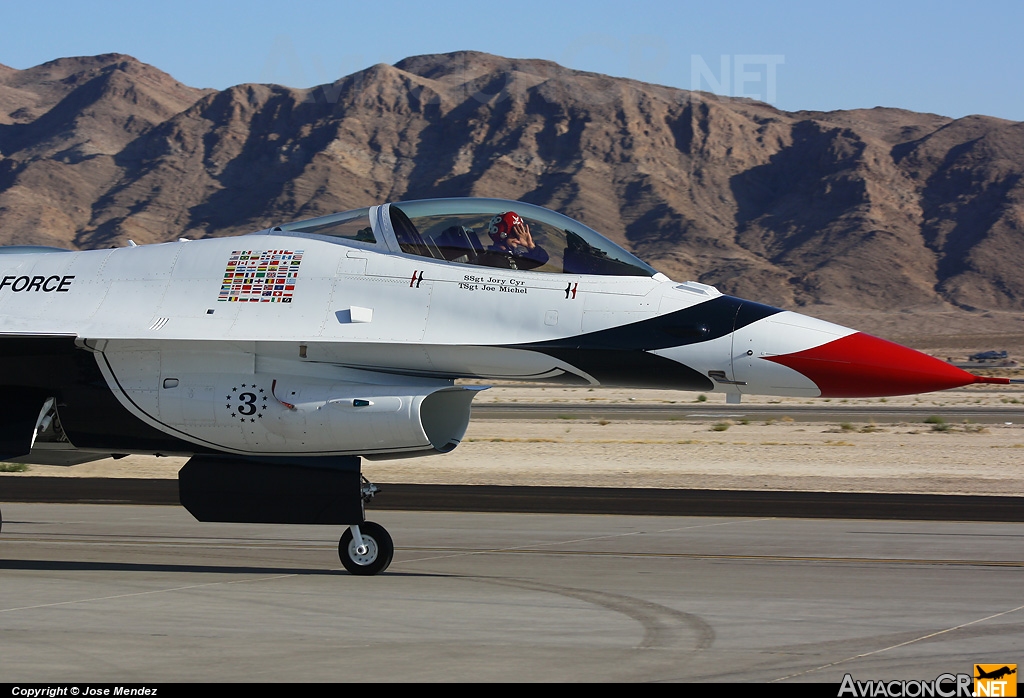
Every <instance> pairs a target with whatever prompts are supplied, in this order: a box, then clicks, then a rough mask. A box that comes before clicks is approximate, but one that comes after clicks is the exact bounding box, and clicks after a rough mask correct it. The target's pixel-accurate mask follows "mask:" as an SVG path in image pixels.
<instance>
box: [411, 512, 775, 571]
mask: <svg viewBox="0 0 1024 698" xmlns="http://www.w3.org/2000/svg"><path fill="white" fill-rule="evenodd" d="M772 518H774V517H768V518H763V519H753V520H746V519H737V520H736V521H718V522H716V523H711V524H696V525H693V526H680V527H678V528H665V529H660V530H657V531H653V533H671V532H673V531H685V530H688V529H693V528H710V527H712V526H729V525H732V524H737V523H756V522H759V521H771V520H772ZM644 533H650V532H649V531H630V532H629V533H617V534H614V535H607V536H593V537H590V538H576V539H573V540H564V541H552V542H550V543H537V544H534V545H533V546H530V547H527V546H526V545H517V546H514V547H510V548H486V549H481V550H470V551H465V552H459V553H456V554H452V555H438V556H435V557H421V558H417V559H415V560H400V561H398V562H393V563H391V564H392V565H395V564H398V565H401V564H405V563H409V562H424V561H427V560H445V559H450V558H456V557H467V556H470V555H484V554H486V555H495V554H504V553H530V552H540V551H539V550H537V548H542V547H546V546H552V545H567V544H569V543H585V542H589V541H595V540H610V539H613V538H624V537H626V536H637V535H641V534H644ZM620 554H621V553H620Z"/></svg>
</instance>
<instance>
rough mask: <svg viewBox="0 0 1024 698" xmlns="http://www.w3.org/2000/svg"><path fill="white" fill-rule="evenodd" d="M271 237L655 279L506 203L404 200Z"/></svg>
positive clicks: (606, 247) (543, 217) (603, 246)
mask: <svg viewBox="0 0 1024 698" xmlns="http://www.w3.org/2000/svg"><path fill="white" fill-rule="evenodd" d="M510 211H511V212H514V213H515V214H517V215H518V217H519V218H521V223H522V225H521V226H518V225H517V226H516V227H515V228H514V229H512V230H511V231H510V230H508V229H507V226H502V225H501V224H497V225H492V222H495V217H496V216H499V215H501V214H505V213H508V212H510ZM514 219H515V217H512V218H506V220H514ZM261 232H262V231H261ZM266 233H267V234H279V233H286V234H291V235H299V236H302V237H318V238H327V239H332V240H334V241H337V242H345V243H346V244H352V245H354V246H358V247H370V248H374V249H380V250H386V251H390V252H398V253H402V254H408V255H415V256H419V257H429V258H431V259H434V260H437V261H440V262H448V263H452V264H466V265H471V266H485V267H497V268H504V269H518V270H521V271H533V272H546V273H555V274H600V275H608V276H648V277H650V276H654V275H655V274H656V273H657V271H656V270H654V269H653V268H651V267H650V266H648V265H647V264H645V263H644V262H642V261H640V260H639V259H637V258H636V257H635V256H633V255H632V254H630V253H629V252H627V251H626V250H624V249H622V248H621V247H619V246H618V245H616V244H615V243H613V242H612V241H611V240H608V239H607V238H605V237H604V236H602V235H600V234H599V233H597V232H596V231H594V230H592V229H591V228H588V227H587V226H585V225H583V224H582V223H580V222H579V221H576V220H573V219H572V218H569V217H568V216H563V215H562V214H560V213H556V212H555V211H551V210H549V209H546V208H542V207H540V206H535V205H533V204H527V203H523V202H520V201H508V200H505V199H482V198H451V199H423V200H420V201H403V202H398V203H392V204H384V205H382V206H370V207H367V208H361V209H356V210H353V211H345V212H343V213H336V214H333V215H330V216H324V217H321V218H314V219H310V220H305V221H299V222H296V223H288V224H286V225H282V226H279V227H277V228H274V229H273V230H270V231H266Z"/></svg>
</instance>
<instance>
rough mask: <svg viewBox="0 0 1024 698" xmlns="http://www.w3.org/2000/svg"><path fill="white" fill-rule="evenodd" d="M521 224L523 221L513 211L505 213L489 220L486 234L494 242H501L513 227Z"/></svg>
mask: <svg viewBox="0 0 1024 698" xmlns="http://www.w3.org/2000/svg"><path fill="white" fill-rule="evenodd" d="M522 222H523V219H522V218H520V217H519V214H518V213H516V212H515V211H505V212H504V213H499V214H498V215H497V216H495V217H494V218H492V219H491V222H490V224H489V225H488V226H487V233H488V235H490V236H491V239H492V240H494V242H496V243H497V242H501V241H502V240H504V239H505V238H507V237H508V234H509V233H510V232H512V228H513V226H516V225H519V224H520V223H522Z"/></svg>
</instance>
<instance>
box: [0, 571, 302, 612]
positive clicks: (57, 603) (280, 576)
mask: <svg viewBox="0 0 1024 698" xmlns="http://www.w3.org/2000/svg"><path fill="white" fill-rule="evenodd" d="M297 576H298V575H296V574H276V575H274V576H273V577H260V578H257V579H231V580H227V581H223V582H206V583H205V584H189V585H188V586H183V587H171V588H168V589H151V590H149V591H135V592H132V593H130V594H114V595H113V596H96V597H93V598H91V599H73V600H71V601H55V602H53V603H41V604H36V605H34V606H16V607H13V608H0V613H10V612H12V611H31V610H35V609H39V608H53V607H56V606H70V605H73V604H76V603H91V602H93V601H110V600H111V599H126V598H130V597H132V596H148V595H151V594H163V593H166V592H169V591H188V590H189V589H200V588H202V587H214V586H220V585H226V584H248V583H250V582H268V581H271V580H274V579H286V578H288V577H297Z"/></svg>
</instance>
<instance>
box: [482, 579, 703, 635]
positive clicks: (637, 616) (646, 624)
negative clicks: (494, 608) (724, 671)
mask: <svg viewBox="0 0 1024 698" xmlns="http://www.w3.org/2000/svg"><path fill="white" fill-rule="evenodd" d="M468 579H471V580H472V581H478V582H483V583H487V584H496V585H498V586H509V587H514V588H518V589H526V590H528V591H541V592H546V593H549V594H558V595H559V596H565V597H567V598H571V599H576V600H577V601H583V602H585V603H589V604H593V605H595V606H599V607H601V608H605V609H607V610H609V611H613V612H615V613H621V614H622V615H625V616H627V617H629V618H632V619H633V620H635V621H637V622H638V623H639V624H640V625H641V627H642V628H643V629H644V637H643V640H641V642H640V644H639V645H637V646H636V649H671V648H674V647H676V646H678V645H679V644H680V643H681V642H682V640H683V638H684V637H686V636H691V637H692V638H693V649H694V650H705V649H708V648H709V647H711V645H712V644H713V643H714V641H715V630H714V628H712V627H711V625H710V624H709V623H707V621H705V620H704V619H703V618H701V617H700V616H697V615H694V614H693V613H686V612H685V611H678V610H676V609H674V608H669V607H668V606H662V605H661V604H657V603H654V602H653V601H644V600H643V599H638V598H635V597H632V596H625V595H623V594H613V593H611V592H607V591H595V590H593V589H581V588H577V587H566V586H560V585H557V584H549V583H547V582H535V581H532V580H526V579H495V578H491V577H470V578H468Z"/></svg>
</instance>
